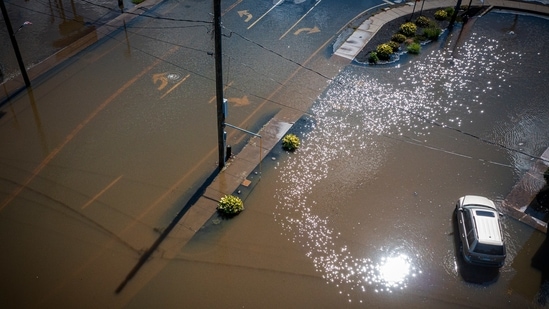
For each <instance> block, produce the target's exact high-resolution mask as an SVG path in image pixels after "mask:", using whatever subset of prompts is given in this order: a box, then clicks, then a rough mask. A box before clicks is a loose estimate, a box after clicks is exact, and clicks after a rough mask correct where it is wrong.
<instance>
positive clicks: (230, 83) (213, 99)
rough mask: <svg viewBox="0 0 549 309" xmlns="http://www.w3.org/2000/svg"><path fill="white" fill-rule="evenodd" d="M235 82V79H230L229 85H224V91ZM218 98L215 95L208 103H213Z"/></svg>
mask: <svg viewBox="0 0 549 309" xmlns="http://www.w3.org/2000/svg"><path fill="white" fill-rule="evenodd" d="M232 84H233V81H230V82H229V83H228V84H227V85H225V87H223V91H225V90H227V89H228V88H229V87H231V85H232ZM216 98H217V96H215V95H214V96H213V97H212V98H211V99H210V100H209V101H208V103H209V104H211V103H213V101H215V99H216Z"/></svg>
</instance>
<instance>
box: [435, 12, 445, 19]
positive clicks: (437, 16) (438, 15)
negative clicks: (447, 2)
mask: <svg viewBox="0 0 549 309" xmlns="http://www.w3.org/2000/svg"><path fill="white" fill-rule="evenodd" d="M446 18H448V12H446V11H445V10H438V11H436V12H435V19H436V20H445V19H446Z"/></svg>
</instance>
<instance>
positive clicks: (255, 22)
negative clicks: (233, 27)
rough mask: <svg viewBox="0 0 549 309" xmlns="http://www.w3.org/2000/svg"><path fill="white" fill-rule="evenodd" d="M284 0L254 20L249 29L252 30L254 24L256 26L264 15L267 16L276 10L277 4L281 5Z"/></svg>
mask: <svg viewBox="0 0 549 309" xmlns="http://www.w3.org/2000/svg"><path fill="white" fill-rule="evenodd" d="M282 2H284V0H280V1H278V2H277V3H276V4H275V5H273V7H272V8H270V9H269V10H268V11H267V12H265V14H263V15H261V17H259V18H258V19H257V20H256V21H254V22H253V23H252V24H251V25H250V26H249V27H248V30H250V28H252V27H253V26H255V24H257V23H258V22H259V21H260V20H261V19H262V18H263V17H265V16H266V15H267V14H269V13H270V12H271V11H272V10H274V8H276V7H277V6H279V5H280V4H281V3H282Z"/></svg>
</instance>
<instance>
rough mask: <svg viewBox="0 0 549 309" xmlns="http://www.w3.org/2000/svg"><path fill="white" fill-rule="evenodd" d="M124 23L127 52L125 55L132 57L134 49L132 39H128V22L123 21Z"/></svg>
mask: <svg viewBox="0 0 549 309" xmlns="http://www.w3.org/2000/svg"><path fill="white" fill-rule="evenodd" d="M122 22H123V23H124V34H125V35H126V47H127V49H126V52H125V53H124V54H125V55H126V56H127V57H130V56H131V55H132V49H131V47H130V38H129V37H128V29H126V20H125V19H122Z"/></svg>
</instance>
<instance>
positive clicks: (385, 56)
mask: <svg viewBox="0 0 549 309" xmlns="http://www.w3.org/2000/svg"><path fill="white" fill-rule="evenodd" d="M376 53H377V56H378V58H379V60H389V59H391V54H392V53H393V48H392V47H391V46H389V45H387V44H379V45H378V46H377V48H376Z"/></svg>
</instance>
